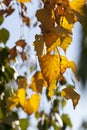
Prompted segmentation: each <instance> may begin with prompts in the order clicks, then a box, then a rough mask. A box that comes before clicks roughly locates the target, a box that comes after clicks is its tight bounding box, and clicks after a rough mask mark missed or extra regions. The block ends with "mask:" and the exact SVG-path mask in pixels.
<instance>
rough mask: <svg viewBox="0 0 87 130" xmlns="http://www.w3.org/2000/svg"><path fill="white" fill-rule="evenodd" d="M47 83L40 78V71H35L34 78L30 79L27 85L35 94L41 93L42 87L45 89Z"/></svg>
mask: <svg viewBox="0 0 87 130" xmlns="http://www.w3.org/2000/svg"><path fill="white" fill-rule="evenodd" d="M47 86H48V85H47V82H46V81H45V79H44V78H43V76H42V73H41V72H40V71H37V72H36V73H35V74H34V76H33V77H32V82H31V84H30V85H29V88H31V89H32V90H33V91H35V92H40V93H41V92H42V88H43V87H47Z"/></svg>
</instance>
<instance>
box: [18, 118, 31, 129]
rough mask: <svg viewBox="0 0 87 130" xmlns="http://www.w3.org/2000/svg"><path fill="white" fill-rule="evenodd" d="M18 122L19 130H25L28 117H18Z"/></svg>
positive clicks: (27, 124)
mask: <svg viewBox="0 0 87 130" xmlns="http://www.w3.org/2000/svg"><path fill="white" fill-rule="evenodd" d="M19 122H20V127H21V130H26V129H27V128H28V126H29V120H28V119H20V120H19Z"/></svg>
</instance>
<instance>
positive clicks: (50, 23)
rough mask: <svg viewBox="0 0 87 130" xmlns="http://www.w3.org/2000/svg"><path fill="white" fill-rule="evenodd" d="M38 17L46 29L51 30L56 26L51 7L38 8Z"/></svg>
mask: <svg viewBox="0 0 87 130" xmlns="http://www.w3.org/2000/svg"><path fill="white" fill-rule="evenodd" d="M36 17H37V19H38V21H40V22H41V24H42V26H43V28H44V29H46V30H51V29H52V28H53V27H54V19H53V18H52V11H51V10H50V9H49V8H44V9H39V10H37V13H36Z"/></svg>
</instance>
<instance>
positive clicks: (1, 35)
mask: <svg viewBox="0 0 87 130" xmlns="http://www.w3.org/2000/svg"><path fill="white" fill-rule="evenodd" d="M9 35H10V34H9V32H8V30H7V29H5V28H2V29H0V42H3V43H6V42H7V40H8V39H9Z"/></svg>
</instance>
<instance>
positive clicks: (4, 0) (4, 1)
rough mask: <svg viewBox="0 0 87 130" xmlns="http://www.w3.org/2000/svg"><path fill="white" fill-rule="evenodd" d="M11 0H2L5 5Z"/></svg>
mask: <svg viewBox="0 0 87 130" xmlns="http://www.w3.org/2000/svg"><path fill="white" fill-rule="evenodd" d="M11 1H12V0H3V1H2V2H3V3H4V4H5V5H6V6H9V4H10V2H11Z"/></svg>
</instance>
